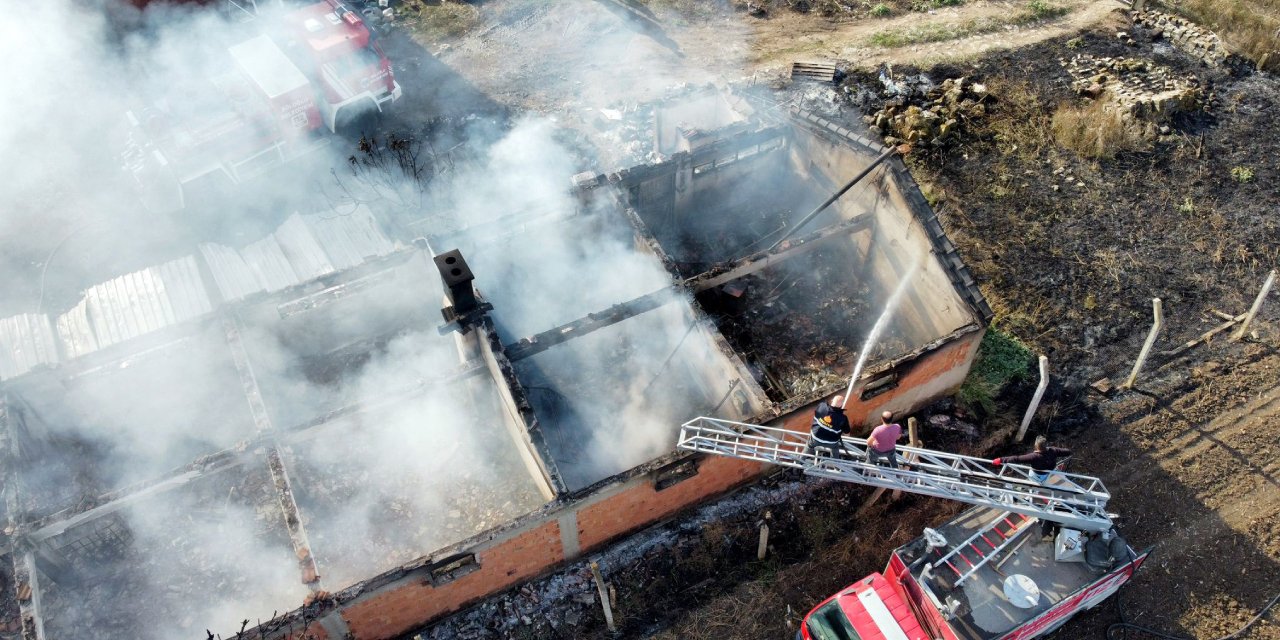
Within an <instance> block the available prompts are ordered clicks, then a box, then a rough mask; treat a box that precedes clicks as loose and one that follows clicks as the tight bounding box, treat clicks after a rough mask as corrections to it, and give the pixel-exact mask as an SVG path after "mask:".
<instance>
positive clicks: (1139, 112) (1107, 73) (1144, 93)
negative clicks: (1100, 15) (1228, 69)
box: [1060, 55, 1204, 123]
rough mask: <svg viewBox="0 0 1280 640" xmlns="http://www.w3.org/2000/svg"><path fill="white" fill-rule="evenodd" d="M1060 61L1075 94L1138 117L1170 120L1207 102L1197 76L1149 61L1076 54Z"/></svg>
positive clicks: (1163, 120) (1151, 120) (1149, 120)
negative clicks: (1068, 76) (1103, 102)
mask: <svg viewBox="0 0 1280 640" xmlns="http://www.w3.org/2000/svg"><path fill="white" fill-rule="evenodd" d="M1060 62H1061V63H1062V65H1063V66H1064V67H1066V69H1067V73H1069V74H1071V77H1072V78H1073V81H1072V83H1071V86H1072V88H1073V89H1075V91H1076V93H1078V94H1080V95H1082V96H1087V97H1090V98H1095V99H1099V100H1107V101H1109V102H1111V103H1113V104H1115V105H1116V106H1117V107H1119V109H1120V110H1121V112H1122V113H1124V114H1126V115H1127V116H1131V117H1133V118H1135V119H1138V120H1145V121H1148V122H1158V123H1163V122H1168V121H1169V119H1170V118H1172V117H1173V116H1174V115H1176V114H1178V113H1183V112H1187V111H1194V110H1197V109H1200V108H1201V106H1202V104H1203V101H1204V91H1203V89H1202V88H1201V87H1200V82H1199V80H1197V79H1196V78H1195V76H1188V77H1179V76H1176V75H1174V73H1173V72H1172V71H1171V70H1169V69H1168V68H1166V67H1161V66H1159V65H1154V64H1152V63H1150V62H1148V61H1146V60H1137V59H1134V58H1098V57H1094V56H1090V55H1077V56H1075V57H1074V58H1072V59H1070V60H1061V61H1060Z"/></svg>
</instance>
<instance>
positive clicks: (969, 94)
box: [863, 77, 990, 147]
mask: <svg viewBox="0 0 1280 640" xmlns="http://www.w3.org/2000/svg"><path fill="white" fill-rule="evenodd" d="M989 95H990V94H988V93H987V87H986V86H985V85H982V84H980V83H977V82H973V81H971V80H969V79H967V78H964V77H960V78H949V79H947V80H944V81H943V82H942V84H941V85H938V86H937V87H935V88H934V89H932V90H930V91H929V92H928V93H927V94H925V95H924V97H923V100H912V101H907V100H903V99H899V100H891V101H889V102H887V103H886V104H885V106H884V108H882V109H880V110H879V111H877V112H875V113H873V114H871V115H868V116H864V117H863V121H864V122H866V123H867V125H868V126H869V127H870V129H871V132H872V133H874V134H876V135H879V136H883V137H884V141H885V144H889V145H894V144H899V143H902V142H906V143H909V144H912V145H915V146H922V147H942V146H944V145H946V144H947V142H948V141H950V140H952V139H954V138H955V135H956V133H957V132H958V131H959V130H960V129H961V128H963V127H964V125H965V124H966V123H967V122H968V121H971V120H974V119H976V118H981V117H983V116H985V115H986V113H987V107H986V104H985V103H986V101H987V99H988V98H989ZM913 102H921V103H922V104H913Z"/></svg>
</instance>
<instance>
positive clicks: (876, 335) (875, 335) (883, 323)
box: [841, 260, 923, 409]
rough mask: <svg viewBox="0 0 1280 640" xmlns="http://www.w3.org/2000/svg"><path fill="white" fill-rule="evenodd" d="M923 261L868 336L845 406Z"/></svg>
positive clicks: (901, 283) (914, 267) (902, 283)
mask: <svg viewBox="0 0 1280 640" xmlns="http://www.w3.org/2000/svg"><path fill="white" fill-rule="evenodd" d="M921 262H923V260H917V261H915V262H914V263H913V264H912V265H911V268H910V269H908V270H907V273H906V274H905V275H903V276H902V280H899V281H898V288H897V289H894V290H893V295H891V296H889V300H888V301H887V302H885V304H884V311H883V312H882V313H881V314H880V317H879V318H877V319H876V323H875V326H873V327H871V333H870V334H868V335H867V341H866V342H865V343H863V345H862V352H861V353H859V354H858V362H857V364H855V365H853V375H852V376H850V377H849V388H848V389H845V392H844V405H843V406H842V407H841V408H842V409H843V408H844V407H847V406H849V398H850V397H852V396H853V385H854V384H856V383H857V382H858V376H860V375H862V368H863V367H865V366H866V365H867V358H868V357H870V355H871V350H872V348H873V347H875V345H876V342H877V341H879V340H880V334H882V333H884V329H885V327H887V326H889V320H890V319H892V318H893V312H894V311H896V310H897V309H898V305H899V304H900V303H901V302H902V296H903V294H905V293H906V291H907V285H908V284H909V283H910V282H911V279H912V278H913V277H915V275H916V271H918V270H919V269H920V263H921Z"/></svg>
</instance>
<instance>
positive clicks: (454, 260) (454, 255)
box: [434, 249, 480, 316]
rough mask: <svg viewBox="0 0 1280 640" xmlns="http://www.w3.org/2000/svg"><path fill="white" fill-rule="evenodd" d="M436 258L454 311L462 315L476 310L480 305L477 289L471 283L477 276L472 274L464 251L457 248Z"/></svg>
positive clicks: (437, 266)
mask: <svg viewBox="0 0 1280 640" xmlns="http://www.w3.org/2000/svg"><path fill="white" fill-rule="evenodd" d="M434 260H435V262H436V268H437V269H439V270H440V279H441V280H442V281H444V287H445V290H446V291H447V292H448V295H449V302H450V303H452V304H453V313H454V314H455V315H457V316H462V315H466V314H467V313H470V312H472V311H475V310H476V308H478V307H479V306H480V305H479V302H478V301H477V300H476V290H475V288H474V287H472V285H471V282H472V281H473V280H475V279H476V277H475V276H474V275H472V273H471V268H470V267H468V266H467V261H466V260H465V259H464V258H463V257H462V252H461V251H458V250H457V249H454V250H453V251H446V252H444V253H442V254H440V255H438V256H436V257H435V258H434Z"/></svg>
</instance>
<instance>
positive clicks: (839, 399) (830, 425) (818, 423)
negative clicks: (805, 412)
mask: <svg viewBox="0 0 1280 640" xmlns="http://www.w3.org/2000/svg"><path fill="white" fill-rule="evenodd" d="M846 433H849V418H848V416H846V415H844V396H841V395H837V396H834V397H832V398H831V401H830V402H819V403H818V408H817V410H815V411H814V412H813V425H812V426H811V427H810V429H809V447H808V450H809V453H812V454H815V455H823V454H824V452H825V455H829V456H832V457H838V456H839V455H840V452H841V451H844V440H842V438H843V437H844V435H845V434H846Z"/></svg>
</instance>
